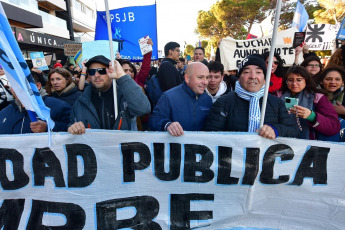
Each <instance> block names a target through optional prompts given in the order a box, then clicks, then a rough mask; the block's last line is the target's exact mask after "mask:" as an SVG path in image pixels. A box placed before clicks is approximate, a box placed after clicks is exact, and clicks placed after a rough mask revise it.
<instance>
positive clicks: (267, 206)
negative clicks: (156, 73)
mask: <svg viewBox="0 0 345 230" xmlns="http://www.w3.org/2000/svg"><path fill="white" fill-rule="evenodd" d="M47 140H48V135H46V134H40V135H39V134H30V135H12V136H10V135H7V136H5V135H2V136H0V143H1V147H0V182H1V184H0V190H1V199H2V202H1V203H0V204H1V207H0V215H1V224H2V227H3V228H4V229H7V228H11V229H50V228H52V229H53V228H56V227H60V228H63V229H122V228H126V229H190V228H202V229H232V228H235V229H239V228H238V227H241V228H245V227H248V228H256V229H330V228H332V229H343V227H344V226H345V219H344V216H345V202H344V199H345V193H344V187H345V177H344V176H342V175H345V168H344V167H343V164H344V162H345V150H344V146H343V145H341V144H333V143H329V142H320V141H319V142H318V141H308V140H299V139H289V138H277V139H276V140H268V139H264V138H262V137H259V136H258V135H256V134H248V133H203V132H185V134H184V135H183V136H181V137H172V136H170V135H169V134H168V133H159V132H129V131H128V132H124V131H97V130H87V133H86V134H83V135H78V136H72V135H70V134H67V133H61V134H53V137H52V143H53V144H52V145H51V146H50V147H48V146H47V143H48V141H47Z"/></svg>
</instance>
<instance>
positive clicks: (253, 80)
mask: <svg viewBox="0 0 345 230" xmlns="http://www.w3.org/2000/svg"><path fill="white" fill-rule="evenodd" d="M238 76H239V80H238V81H237V82H236V86H235V91H234V92H230V93H228V94H227V95H225V96H224V97H221V98H219V99H218V100H217V101H216V102H215V103H214V104H213V106H212V109H211V111H210V114H209V116H208V118H207V120H206V124H205V127H204V130H205V131H237V132H258V133H259V135H260V136H262V137H265V138H268V139H274V138H276V137H278V136H282V137H297V136H298V134H299V130H298V126H297V123H296V121H294V120H293V119H292V118H291V117H290V115H289V114H288V112H287V110H286V108H285V105H284V103H283V102H282V101H281V100H279V98H277V97H275V96H272V95H270V94H268V98H267V106H266V113H265V124H264V125H263V127H262V128H261V129H259V126H260V117H261V112H260V109H261V105H262V99H263V95H264V91H265V76H266V64H265V61H264V59H263V58H262V57H261V56H260V55H258V54H253V55H250V56H248V57H247V58H245V59H244V60H243V61H242V62H241V64H240V66H239V73H238Z"/></svg>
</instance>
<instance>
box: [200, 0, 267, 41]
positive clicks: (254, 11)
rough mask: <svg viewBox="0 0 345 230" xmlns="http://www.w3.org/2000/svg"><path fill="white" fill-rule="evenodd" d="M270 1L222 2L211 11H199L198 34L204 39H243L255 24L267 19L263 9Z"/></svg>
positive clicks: (238, 0)
mask: <svg viewBox="0 0 345 230" xmlns="http://www.w3.org/2000/svg"><path fill="white" fill-rule="evenodd" d="M269 3H270V1H269V0H222V1H219V2H217V3H216V4H214V5H213V6H212V7H211V9H210V10H209V11H199V15H198V18H197V24H198V26H197V32H198V33H199V34H200V35H202V36H203V37H211V36H215V37H217V38H218V39H220V38H222V37H227V36H231V37H234V38H238V39H240V38H243V37H244V36H246V35H247V34H246V30H245V29H244V28H245V27H247V28H248V29H249V30H250V28H251V27H252V25H253V23H254V22H258V21H262V20H263V19H264V18H265V13H264V10H263V8H265V7H267V6H269Z"/></svg>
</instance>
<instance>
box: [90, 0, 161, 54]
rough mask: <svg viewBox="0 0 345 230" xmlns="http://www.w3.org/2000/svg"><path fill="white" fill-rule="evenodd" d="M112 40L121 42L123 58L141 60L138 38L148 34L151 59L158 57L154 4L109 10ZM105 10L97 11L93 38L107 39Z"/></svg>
mask: <svg viewBox="0 0 345 230" xmlns="http://www.w3.org/2000/svg"><path fill="white" fill-rule="evenodd" d="M109 14H110V21H111V30H112V35H113V38H112V39H113V40H114V41H117V42H119V43H120V44H121V42H123V43H122V47H120V48H121V51H120V54H121V57H122V58H124V59H129V60H131V61H141V60H142V59H143V55H142V54H141V50H140V47H139V39H140V38H142V37H145V36H146V35H149V37H150V38H151V39H152V42H153V47H152V49H153V50H152V57H151V59H152V60H157V59H158V51H157V43H158V41H157V19H156V4H153V5H146V6H130V7H124V8H119V9H114V10H109ZM108 37H109V36H108V29H107V18H106V12H105V11H97V21H96V32H95V40H109V39H108Z"/></svg>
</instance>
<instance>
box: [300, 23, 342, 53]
mask: <svg viewBox="0 0 345 230" xmlns="http://www.w3.org/2000/svg"><path fill="white" fill-rule="evenodd" d="M339 27H340V25H339V23H338V24H335V25H332V24H308V26H307V30H306V35H305V40H304V41H305V43H306V44H307V45H308V46H309V50H333V48H334V45H335V42H334V41H335V38H336V36H337V33H338V30H339Z"/></svg>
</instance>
